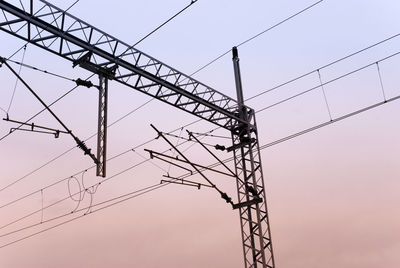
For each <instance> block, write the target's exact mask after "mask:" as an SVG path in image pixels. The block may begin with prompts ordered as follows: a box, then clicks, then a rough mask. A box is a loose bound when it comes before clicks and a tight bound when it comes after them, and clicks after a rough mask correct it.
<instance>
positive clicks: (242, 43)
mask: <svg viewBox="0 0 400 268" xmlns="http://www.w3.org/2000/svg"><path fill="white" fill-rule="evenodd" d="M323 1H324V0H320V1H317V2H315V3H314V4H311V5H309V6H307V7H306V8H304V9H302V10H300V11H298V12H296V13H294V14H293V15H291V16H289V17H287V18H285V19H283V20H281V21H279V22H278V23H276V24H274V25H272V26H270V27H268V28H267V29H265V30H263V31H261V32H259V33H257V34H256V35H253V36H252V37H250V38H248V39H246V40H244V41H242V42H240V43H239V44H237V45H236V47H240V46H242V45H244V44H246V43H248V42H250V41H252V40H254V39H256V38H257V37H259V36H261V35H263V34H265V33H266V32H269V31H271V30H272V29H274V28H276V27H278V26H280V25H282V24H283V23H285V22H287V21H289V20H291V19H293V18H295V17H297V16H298V15H300V14H302V13H304V12H306V11H307V10H309V9H311V8H313V7H314V6H316V5H318V4H320V3H322V2H323ZM230 52H231V49H229V50H227V51H225V52H224V53H222V54H221V55H219V56H217V57H215V58H214V59H213V60H211V61H210V62H208V63H207V64H205V65H203V66H202V67H200V68H199V69H197V70H196V71H194V72H193V73H191V74H190V76H193V75H195V74H197V73H199V72H200V71H202V70H204V69H205V68H207V67H208V66H210V65H211V64H213V63H214V62H216V61H217V60H219V59H221V58H222V57H224V56H225V55H227V54H229V53H230Z"/></svg>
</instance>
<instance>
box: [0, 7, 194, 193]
mask: <svg viewBox="0 0 400 268" xmlns="http://www.w3.org/2000/svg"><path fill="white" fill-rule="evenodd" d="M78 1H79V0H77V1H75V2H74V3H73V4H72V5H71V6H70V7H69V8H68V9H67V10H66V11H68V10H69V9H70V8H72V7H73V6H74V5H75V4H76V3H77V2H78ZM197 1H198V0H192V1H191V3H190V4H189V5H187V6H186V7H184V8H183V9H182V10H180V11H179V12H178V13H176V14H175V15H173V16H172V17H171V18H169V19H168V20H167V21H165V22H164V23H163V24H161V25H160V26H158V27H157V28H156V29H154V30H153V31H151V32H150V33H149V34H147V35H146V36H145V37H143V38H142V39H141V40H139V41H138V42H136V43H135V44H134V45H133V46H132V47H134V46H136V45H137V44H139V43H140V42H142V41H143V40H145V39H146V38H147V37H149V36H150V35H152V34H153V33H155V32H156V31H157V30H159V29H160V28H161V27H163V26H164V25H166V24H167V23H168V22H170V21H171V20H173V19H174V18H176V17H177V16H178V15H180V14H181V13H182V12H184V11H185V10H186V9H188V8H189V7H190V6H191V5H193V4H194V3H195V2H197ZM40 10H41V9H40ZM40 10H39V11H40ZM39 11H37V12H39ZM37 12H36V13H37ZM36 13H35V14H36ZM27 44H28V43H27ZM25 46H26V45H25ZM21 49H22V48H21ZM19 50H20V49H19ZM19 50H17V51H16V52H15V53H14V54H13V55H12V56H10V57H9V58H8V60H9V61H11V62H14V63H16V64H21V63H19V62H16V61H12V60H10V58H12V57H13V56H14V55H15V54H16V53H18V51H19ZM21 65H22V64H21ZM23 66H25V67H28V68H32V69H34V70H38V71H42V72H44V73H48V74H51V75H54V76H57V77H60V78H64V79H67V80H70V81H73V82H76V80H74V79H70V78H67V77H64V76H61V75H58V74H55V73H51V72H48V71H46V70H41V69H39V68H36V67H33V66H30V65H27V64H24V65H23ZM93 76H94V74H92V75H91V76H90V77H88V78H87V79H86V80H88V79H90V78H91V77H93ZM75 88H77V87H74V88H73V89H71V90H70V91H69V92H67V94H69V93H70V92H72V91H73V90H74V89H75ZM63 97H65V96H64V95H63V96H62V97H60V98H59V99H57V100H56V101H55V102H58V101H59V100H60V99H62V98H63ZM153 100H154V99H153V98H152V99H150V100H148V101H146V102H145V103H143V104H142V105H140V106H139V107H138V108H135V109H134V110H132V111H130V112H128V113H127V114H125V115H124V116H122V117H120V118H119V119H117V120H115V121H114V122H113V123H111V124H110V125H108V126H107V127H111V126H112V125H114V124H116V123H118V122H119V121H121V120H123V119H125V118H126V117H128V116H129V115H131V114H132V113H133V112H135V111H137V110H139V109H140V108H142V107H144V106H146V105H147V104H149V103H150V102H152V101H153ZM55 102H53V103H51V104H50V105H49V107H51V106H52V105H53V104H55ZM0 109H1V110H3V111H4V112H5V113H6V114H7V111H5V110H4V109H2V108H1V107H0ZM43 111H45V109H43V110H41V111H40V112H38V113H36V114H35V115H34V116H32V117H30V118H29V119H28V120H26V121H25V123H28V122H29V121H31V120H33V119H34V118H35V117H36V116H38V115H39V114H40V113H42V112H43ZM198 121H199V120H196V121H195V122H193V123H196V122H198ZM190 124H192V123H190ZM20 127H22V125H20V126H19V127H18V128H17V129H19V128H20ZM10 134H11V133H8V134H6V135H5V136H3V137H1V138H0V141H2V140H3V139H4V138H6V137H7V136H9V135H10ZM96 135H97V133H94V134H93V135H91V136H90V137H88V138H87V139H85V140H84V142H86V141H87V140H89V139H91V138H93V137H95V136H96ZM75 148H76V146H74V147H72V148H70V149H68V150H66V151H65V152H63V153H61V154H60V155H58V156H56V157H54V158H52V159H51V160H49V161H48V162H46V163H44V164H43V165H41V166H39V167H38V168H35V169H34V170H33V171H31V172H29V173H28V174H26V175H24V176H23V177H21V178H19V179H17V180H16V181H14V182H12V183H10V184H8V185H7V186H5V187H3V188H1V189H0V192H1V191H3V190H5V189H7V188H9V187H11V186H12V185H14V184H16V183H17V182H19V181H21V180H23V179H25V178H26V177H28V176H30V175H32V174H33V173H35V172H36V171H38V170H40V169H42V168H43V167H45V166H47V165H49V164H50V163H52V162H54V161H56V160H57V159H59V158H61V157H62V156H64V155H66V154H68V153H69V152H71V151H72V150H73V149H75Z"/></svg>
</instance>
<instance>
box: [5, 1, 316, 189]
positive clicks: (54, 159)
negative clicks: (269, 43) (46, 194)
mask: <svg viewBox="0 0 400 268" xmlns="http://www.w3.org/2000/svg"><path fill="white" fill-rule="evenodd" d="M78 1H79V0H78ZM78 1H76V2H75V3H74V4H73V5H75V4H76V3H77V2H78ZM322 1H323V0H321V1H318V2H316V3H314V4H312V5H311V6H308V7H306V8H305V9H303V10H301V11H299V12H297V13H295V14H293V15H292V16H290V17H288V18H286V19H284V20H283V21H280V22H278V23H277V24H275V25H273V26H271V27H269V28H268V29H266V30H264V31H262V32H261V33H258V34H257V35H255V36H253V37H251V38H249V39H247V40H245V41H243V42H241V43H240V44H239V45H243V44H245V43H247V42H250V41H251V40H253V39H255V38H256V37H258V36H260V35H261V34H264V33H266V32H267V31H269V30H272V29H273V28H275V27H277V26H279V25H281V24H282V23H284V22H286V21H288V20H290V19H291V18H294V17H295V16H297V15H300V14H301V13H303V12H305V11H306V10H308V9H310V8H311V7H313V6H315V5H316V4H319V3H320V2H322ZM191 4H193V1H192V3H191ZM191 4H190V5H191ZM73 5H72V6H73ZM190 5H189V6H190ZM72 6H71V7H72ZM189 6H187V7H189ZM71 7H70V8H71ZM187 7H186V8H187ZM70 8H69V9H70ZM67 10H68V9H67ZM182 11H183V10H182ZM38 12H39V11H38ZM174 17H176V15H175V16H174ZM28 43H29V42H28ZM239 45H238V46H239ZM21 49H22V48H21ZM18 51H19V50H18ZM18 51H17V52H18ZM229 51H230V50H229ZM229 51H228V52H229ZM17 52H16V53H17ZM228 52H227V53H228ZM16 53H14V54H13V55H12V56H10V57H9V59H10V58H11V57H13V56H14V55H15V54H16ZM224 55H225V54H224ZM216 60H217V59H215V60H213V61H211V62H210V63H208V64H206V65H205V66H203V67H201V68H200V69H198V70H196V71H195V72H193V73H192V74H191V76H192V75H194V74H196V73H198V72H200V71H201V70H203V69H205V68H206V67H207V66H209V65H210V64H212V63H213V62H215V61H216ZM88 79H89V78H88ZM153 100H154V99H150V100H149V101H148V102H147V103H149V102H151V101H153ZM147 103H146V104H147ZM51 105H52V104H51ZM51 105H49V107H50V106H51ZM43 111H44V110H42V111H41V112H43ZM41 112H40V113H41ZM40 113H39V114H40ZM37 115H38V114H36V115H35V116H33V117H31V118H30V119H29V120H27V121H26V122H25V123H27V122H29V121H30V120H32V119H33V118H34V117H36V116H37ZM121 120H122V118H121ZM195 122H196V121H195ZM21 126H22V125H21ZM21 126H19V127H21ZM8 135H10V133H8V134H7V135H5V136H3V137H2V138H0V141H1V140H3V139H4V138H5V137H7V136H8ZM94 135H95V134H94ZM74 148H75V146H74V147H73V148H71V149H69V150H67V151H65V152H63V153H62V154H61V155H59V156H57V157H54V158H53V159H51V160H50V161H48V162H46V163H45V164H43V165H42V166H40V167H39V168H36V169H35V170H34V171H32V172H30V173H28V174H27V175H25V176H23V177H22V178H20V179H19V180H18V181H20V180H22V179H24V178H26V177H27V176H29V175H31V174H33V173H34V172H36V171H38V170H40V169H42V168H43V167H45V166H47V165H48V164H50V163H52V162H54V161H56V160H57V159H59V158H60V157H62V156H63V155H65V154H67V153H69V152H70V151H72V150H73V149H74ZM14 184H15V183H12V185H14ZM10 186H11V185H10ZM8 187H9V186H6V188H8ZM2 190H4V188H2V189H0V192H1V191H2Z"/></svg>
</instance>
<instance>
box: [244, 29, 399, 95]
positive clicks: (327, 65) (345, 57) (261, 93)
mask: <svg viewBox="0 0 400 268" xmlns="http://www.w3.org/2000/svg"><path fill="white" fill-rule="evenodd" d="M399 36H400V33H397V34H394V35H392V36H390V37H388V38H385V39H383V40H381V41H379V42H376V43H374V44H372V45H369V46H367V47H364V48H362V49H360V50H357V51H355V52H353V53H350V54H348V55H346V56H344V57H342V58H339V59H337V60H334V61H332V62H330V63H328V64H325V65H323V66H321V67H318V68H317V69H314V70H312V71H309V72H307V73H304V74H302V75H299V76H297V77H295V78H292V79H290V80H288V81H286V82H284V83H281V84H279V85H277V86H274V87H272V88H269V89H266V90H263V91H261V92H260V93H258V94H256V95H254V96H252V97H249V98H247V99H245V101H249V100H252V99H254V98H257V97H260V96H261V95H264V94H266V93H269V92H271V91H274V90H276V89H278V88H281V87H283V86H286V85H288V84H290V83H293V82H295V81H297V80H300V79H301V78H304V77H306V76H309V75H311V74H313V73H315V72H317V71H318V70H319V71H321V70H323V69H325V68H327V67H330V66H332V65H334V64H336V63H339V62H341V61H344V60H346V59H348V58H351V57H353V56H355V55H357V54H360V53H362V52H365V51H367V50H370V49H372V48H374V47H376V46H378V45H381V44H383V43H386V42H388V41H390V40H393V39H395V38H397V37H399Z"/></svg>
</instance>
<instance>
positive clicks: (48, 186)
mask: <svg viewBox="0 0 400 268" xmlns="http://www.w3.org/2000/svg"><path fill="white" fill-rule="evenodd" d="M199 121H201V119H199V120H197V121H195V122H191V123H189V124H186V125H184V126H183V128H186V127H188V126H190V125H193V124H194V123H197V122H199ZM181 128H182V127H179V128H176V129H174V130H172V131H170V132H169V133H173V132H175V131H177V130H179V129H181ZM154 140H156V138H153V139H150V140H148V141H145V142H143V143H141V144H139V145H136V146H134V147H132V148H130V149H128V150H125V151H123V152H121V153H119V154H117V155H115V156H113V157H110V158H109V159H108V160H107V161H112V160H114V159H116V158H118V157H120V156H123V155H125V154H127V153H129V152H132V151H135V150H136V149H138V148H140V147H143V146H145V145H147V144H149V143H151V142H153V141H154ZM187 142H190V140H185V141H183V142H181V143H179V144H178V145H177V146H181V145H183V144H185V143H187ZM166 151H168V150H166ZM166 151H165V152H166ZM147 161H149V159H146V161H144V162H143V163H145V162H147ZM143 163H142V162H140V163H139V164H138V165H141V164H143ZM94 167H96V166H95V165H93V166H90V167H88V168H86V169H83V170H81V171H78V172H76V173H74V174H72V175H70V176H67V177H64V178H63V179H60V180H58V181H56V182H54V183H51V184H49V185H47V186H44V187H42V188H41V189H39V190H36V191H33V192H30V193H28V194H26V195H24V196H22V197H19V198H17V199H15V200H13V201H10V202H8V203H6V204H3V205H1V206H0V209H1V208H4V207H7V206H9V205H11V204H14V203H16V202H18V201H20V200H23V199H25V198H27V197H30V196H32V195H34V194H36V193H38V192H40V191H41V190H45V189H48V188H50V187H53V186H55V185H57V184H59V183H62V182H64V181H66V180H68V179H70V178H71V177H74V176H77V175H79V174H82V173H83V172H86V171H88V170H90V169H92V168H94ZM133 167H136V164H135V165H134V166H132V168H133ZM129 169H131V168H129ZM129 169H128V170H129ZM124 172H125V171H123V172H122V173H124ZM122 173H121V174H122ZM118 175H119V174H118ZM116 176H117V175H113V176H111V177H109V178H107V179H105V180H102V181H101V182H104V181H107V180H108V179H111V178H113V177H116ZM25 177H26V176H25ZM23 178H24V177H22V178H20V180H21V179H23ZM17 182H18V181H14V182H13V183H11V184H10V185H8V186H6V187H4V188H2V189H0V192H1V191H3V190H5V189H6V188H8V187H10V186H12V185H13V184H15V183H17ZM0 229H1V228H0Z"/></svg>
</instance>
